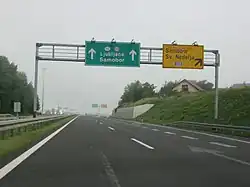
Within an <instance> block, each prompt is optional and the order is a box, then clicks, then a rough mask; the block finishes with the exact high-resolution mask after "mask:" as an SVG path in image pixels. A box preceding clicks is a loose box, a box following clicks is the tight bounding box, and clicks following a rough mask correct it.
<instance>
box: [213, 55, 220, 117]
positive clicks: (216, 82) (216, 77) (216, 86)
mask: <svg viewBox="0 0 250 187" xmlns="http://www.w3.org/2000/svg"><path fill="white" fill-rule="evenodd" d="M219 66H220V54H219V52H217V53H216V54H215V106H214V119H215V120H217V119H218V114H219V88H218V84H219Z"/></svg>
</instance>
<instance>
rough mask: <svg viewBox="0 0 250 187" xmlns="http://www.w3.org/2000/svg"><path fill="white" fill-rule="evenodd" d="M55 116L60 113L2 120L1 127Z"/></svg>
mask: <svg viewBox="0 0 250 187" xmlns="http://www.w3.org/2000/svg"><path fill="white" fill-rule="evenodd" d="M55 117H58V115H55V116H43V117H38V118H24V119H16V120H8V121H0V128H1V127H3V126H9V125H14V124H18V123H25V122H32V121H39V120H43V119H50V118H55Z"/></svg>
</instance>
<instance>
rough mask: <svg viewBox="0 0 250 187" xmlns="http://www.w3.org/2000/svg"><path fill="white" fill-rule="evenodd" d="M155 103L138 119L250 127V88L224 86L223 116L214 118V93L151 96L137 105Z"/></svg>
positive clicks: (220, 104) (220, 102) (220, 113)
mask: <svg viewBox="0 0 250 187" xmlns="http://www.w3.org/2000/svg"><path fill="white" fill-rule="evenodd" d="M146 103H152V104H155V106H154V107H153V108H152V109H150V110H149V111H148V112H146V113H145V114H143V115H141V116H139V117H138V118H137V120H141V119H143V121H144V122H149V123H156V124H164V123H169V122H173V121H195V122H206V123H220V124H230V125H240V126H250V88H243V89H221V90H220V92H219V119H218V120H216V121H215V120H214V92H202V93H189V94H179V95H176V96H172V97H167V98H162V99H160V98H152V99H150V98H147V99H143V100H140V101H137V102H136V103H134V104H133V105H141V104H146Z"/></svg>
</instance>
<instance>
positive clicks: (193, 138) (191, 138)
mask: <svg viewBox="0 0 250 187" xmlns="http://www.w3.org/2000/svg"><path fill="white" fill-rule="evenodd" d="M181 137H182V138H186V139H190V140H198V138H195V137H191V136H181Z"/></svg>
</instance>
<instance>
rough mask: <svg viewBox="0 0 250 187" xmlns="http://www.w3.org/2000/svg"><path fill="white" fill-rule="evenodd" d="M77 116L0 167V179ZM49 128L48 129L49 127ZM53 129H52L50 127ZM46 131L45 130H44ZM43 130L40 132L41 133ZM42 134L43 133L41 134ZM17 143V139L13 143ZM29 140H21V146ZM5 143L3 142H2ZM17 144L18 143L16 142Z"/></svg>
mask: <svg viewBox="0 0 250 187" xmlns="http://www.w3.org/2000/svg"><path fill="white" fill-rule="evenodd" d="M76 118H77V117H75V118H74V119H72V120H70V121H69V122H67V123H66V124H65V125H63V126H62V127H61V128H59V129H58V130H56V131H55V132H53V133H52V134H50V135H49V136H47V137H46V138H45V139H43V140H42V141H40V142H39V143H37V144H36V145H34V146H33V147H31V148H30V149H29V150H27V151H25V152H24V153H23V154H21V155H20V156H18V157H17V158H15V159H14V160H12V161H11V162H10V163H9V164H7V165H5V166H4V167H3V168H1V169H0V179H2V178H3V177H4V176H5V175H7V174H8V173H9V172H11V171H12V170H13V169H14V168H16V167H17V166H18V165H19V164H21V163H22V162H23V161H24V160H26V159H27V158H28V157H29V156H31V155H32V154H33V153H34V152H36V151H37V150H38V149H39V148H40V147H42V146H43V145H44V144H45V143H47V142H48V141H49V140H50V139H52V138H53V137H54V136H56V135H57V134H58V133H59V132H60V131H62V130H63V129H64V128H65V127H67V126H68V125H69V124H70V123H72V122H73V121H74V120H75V119H76ZM47 130H48V129H47ZM50 130H51V129H50ZM42 132H45V131H42ZM40 133H41V132H39V134H40ZM37 135H38V133H36V134H35V135H34V136H32V137H33V139H34V138H36V137H37ZM40 135H41V134H40ZM20 137H21V136H20ZM24 138H25V140H26V139H27V138H29V137H27V136H25V137H24ZM3 141H8V140H3ZM14 143H17V142H16V141H14V142H13V143H12V144H14ZM26 143H27V142H26V141H25V142H23V143H22V142H21V144H20V146H21V145H22V146H23V145H25V144H26ZM1 145H3V144H1ZM14 145H16V144H14ZM16 148H20V147H16Z"/></svg>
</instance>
